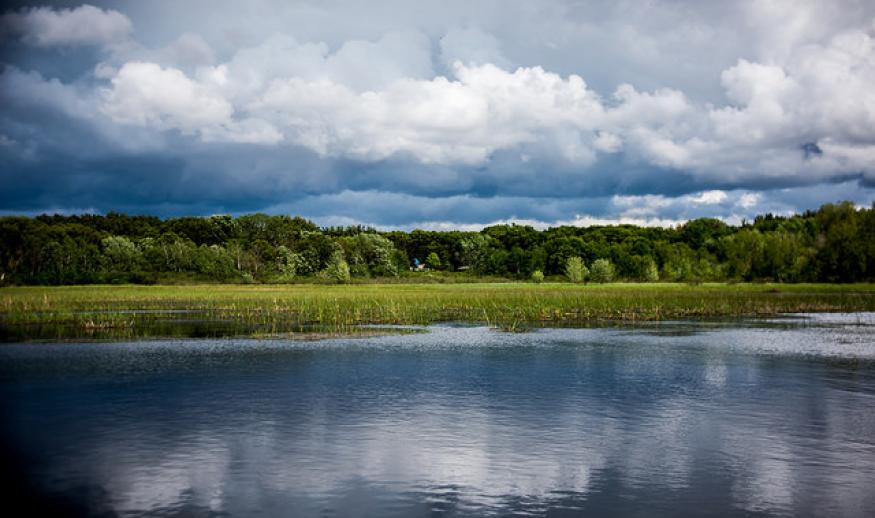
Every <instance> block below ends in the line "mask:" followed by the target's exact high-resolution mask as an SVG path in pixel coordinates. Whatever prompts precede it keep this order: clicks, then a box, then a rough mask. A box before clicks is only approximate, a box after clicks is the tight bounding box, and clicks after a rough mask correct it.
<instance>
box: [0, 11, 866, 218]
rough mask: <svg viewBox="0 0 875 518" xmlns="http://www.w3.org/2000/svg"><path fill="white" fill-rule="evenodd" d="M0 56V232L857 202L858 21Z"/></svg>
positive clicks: (712, 15) (19, 28)
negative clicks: (183, 220) (3, 220)
mask: <svg viewBox="0 0 875 518" xmlns="http://www.w3.org/2000/svg"><path fill="white" fill-rule="evenodd" d="M417 4H418V5H417ZM0 38H2V43H0V44H2V48H3V50H2V53H0V57H2V61H3V65H2V72H0V161H2V162H0V163H2V166H0V167H2V169H0V179H2V181H3V184H4V189H2V190H0V210H2V212H4V213H27V214H33V213H38V212H42V211H60V212H71V211H72V212H75V211H82V210H89V211H97V212H106V211H111V210H122V211H126V212H136V213H152V214H158V215H178V214H211V213H218V212H234V213H240V212H251V211H267V212H273V213H280V212H281V213H292V214H300V215H303V216H306V217H311V218H313V219H315V220H316V221H317V222H318V223H321V224H338V223H342V224H346V223H365V224H373V225H377V226H380V227H384V228H411V227H414V226H419V227H429V228H478V227H480V226H482V225H484V224H489V223H494V222H500V221H521V222H526V223H530V224H533V225H536V226H547V225H553V224H563V223H564V224H578V225H585V224H593V223H609V222H631V223H638V224H654V225H671V224H675V223H677V222H680V221H684V220H686V219H689V218H692V217H700V216H716V217H720V218H723V219H725V220H727V221H729V222H739V221H741V220H742V219H745V218H751V217H752V216H753V215H755V214H757V213H760V212H764V211H771V212H778V213H789V212H795V211H801V210H805V209H811V208H816V207H817V206H818V205H820V204H822V203H826V202H832V201H838V200H840V199H850V200H851V201H854V202H856V203H858V204H860V205H869V204H871V203H872V200H873V198H875V90H873V89H872V85H873V84H875V5H873V4H872V3H871V2H865V1H862V0H861V1H853V0H847V1H841V2H832V1H830V2H819V1H813V0H807V1H801V2H800V1H769V2H763V1H740V2H734V3H731V4H729V3H727V4H721V5H717V4H714V5H710V3H708V5H703V3H701V2H683V1H657V2H648V3H646V4H642V3H640V2H601V1H592V2H565V1H559V0H548V1H544V2H536V3H533V2H515V1H514V2H504V1H502V2H499V1H480V2H461V1H458V2H457V1H448V2H441V3H439V4H438V3H434V4H432V3H413V2H395V1H380V2H368V3H366V4H362V3H360V2H346V1H328V2H313V3H308V2H279V1H276V2H271V1H266V0H260V1H256V2H251V3H246V4H245V5H244V4H241V3H238V2H230V1H229V2H223V1H211V2H206V1H193V2H185V3H184V5H181V4H180V3H179V2H170V1H160V0H159V1H154V2H124V3H123V2H95V3H94V5H80V4H76V3H66V2H56V3H53V4H52V5H49V6H45V5H20V6H13V7H12V8H11V9H10V10H9V11H7V12H5V13H4V14H2V17H0Z"/></svg>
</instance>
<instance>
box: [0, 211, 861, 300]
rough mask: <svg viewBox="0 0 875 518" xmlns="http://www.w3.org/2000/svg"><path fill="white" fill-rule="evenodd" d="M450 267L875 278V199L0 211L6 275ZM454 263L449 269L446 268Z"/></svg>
mask: <svg viewBox="0 0 875 518" xmlns="http://www.w3.org/2000/svg"><path fill="white" fill-rule="evenodd" d="M418 264H421V265H424V268H425V269H427V270H429V271H432V272H434V271H442V272H456V273H454V274H452V275H456V276H459V277H465V278H469V277H479V276H492V277H504V278H512V279H532V280H534V281H536V282H539V281H541V280H543V279H544V278H547V279H548V280H550V279H551V278H553V279H558V278H557V277H556V276H561V278H562V279H568V280H572V281H575V282H582V281H587V280H594V281H599V280H602V281H604V280H612V279H615V280H628V281H642V282H650V281H657V280H661V281H673V282H702V281H776V282H856V281H870V280H873V279H875V204H873V206H872V207H870V208H857V207H855V206H854V205H853V204H852V203H850V202H842V203H837V204H827V205H824V206H822V207H820V208H819V209H818V210H816V211H808V212H805V213H803V214H797V215H792V216H778V215H773V214H766V215H763V216H758V217H756V218H755V219H754V220H753V221H750V222H743V223H742V224H741V225H738V226H732V225H727V224H726V223H724V222H722V221H720V220H718V219H713V218H701V219H695V220H691V221H689V222H687V223H685V224H683V225H680V226H678V227H675V228H653V227H637V226H633V225H613V226H591V227H573V226H561V227H554V228H550V229H547V230H541V231H539V230H536V229H534V228H532V227H530V226H524V225H495V226H490V227H487V228H485V229H483V230H482V231H480V232H462V231H427V230H413V231H411V232H403V231H389V232H385V231H378V230H375V229H373V228H368V227H361V226H349V227H326V228H320V227H318V226H316V225H315V224H313V223H312V222H310V221H308V220H306V219H303V218H300V217H290V216H269V215H265V214H250V215H245V216H240V217H232V216H228V215H219V216H209V217H175V218H168V219H161V218H157V217H154V216H130V215H125V214H118V213H110V214H107V215H92V214H82V215H72V216H61V215H43V216H37V217H35V218H29V217H18V216H8V217H2V218H0V284H6V285H9V284H88V283H128V282H131V283H156V282H167V281H174V280H178V281H216V282H272V283H287V282H297V281H306V280H308V279H314V280H324V281H326V282H345V281H348V280H350V279H351V278H387V277H397V276H414V275H420V274H419V273H418V272H411V270H412V269H414V266H415V265H418ZM452 275H451V274H449V273H447V274H446V276H447V277H452Z"/></svg>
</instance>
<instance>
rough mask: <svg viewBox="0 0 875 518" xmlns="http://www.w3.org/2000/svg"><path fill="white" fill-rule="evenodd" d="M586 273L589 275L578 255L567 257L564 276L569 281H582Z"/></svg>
mask: <svg viewBox="0 0 875 518" xmlns="http://www.w3.org/2000/svg"><path fill="white" fill-rule="evenodd" d="M587 275H589V270H587V268H586V265H585V264H583V259H581V258H580V257H569V258H568V261H566V262H565V276H566V277H568V280H569V281H571V282H583V281H585V280H586V276H587Z"/></svg>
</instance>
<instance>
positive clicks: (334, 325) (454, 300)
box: [0, 283, 875, 335]
mask: <svg viewBox="0 0 875 518" xmlns="http://www.w3.org/2000/svg"><path fill="white" fill-rule="evenodd" d="M873 310H875V285H872V284H853V285H832V284H829V285H828V284H792V285H785V284H781V285H777V284H700V285H695V286H691V285H685V284H623V283H615V284H602V285H586V286H582V285H572V284H567V283H544V284H531V283H481V284H365V285H337V286H325V285H257V286H251V285H250V286H243V285H194V286H135V285H130V286H64V287H14V288H3V289H0V323H2V325H3V326H4V327H6V328H7V330H8V329H13V328H14V329H26V328H27V327H28V326H31V327H33V326H63V327H64V328H66V329H68V330H81V332H82V333H83V334H87V333H89V332H90V333H92V334H100V333H103V334H110V335H112V334H113V333H115V334H120V335H128V334H129V335H137V333H138V332H140V331H142V330H146V329H158V331H157V332H158V333H159V334H160V333H167V332H168V331H167V328H168V326H171V325H172V324H173V323H177V324H186V323H188V324H191V323H192V322H194V323H197V322H202V323H206V322H212V323H220V324H221V323H224V324H225V325H228V326H229V327H232V328H233V327H237V328H239V329H242V330H246V332H245V333H243V334H250V335H252V334H259V333H261V334H265V335H283V334H288V333H295V332H303V331H301V330H305V329H317V328H318V331H316V332H318V333H327V334H331V335H336V334H351V333H355V332H357V330H358V329H360V328H361V326H364V325H387V324H388V325H427V324H431V323H435V322H445V321H465V322H479V323H486V324H487V325H490V326H494V327H496V328H499V329H505V330H508V331H519V330H525V329H528V328H530V327H534V326H539V325H550V324H557V323H561V324H563V325H574V324H575V323H580V324H583V323H591V322H593V321H629V322H635V321H654V320H674V319H691V318H709V317H749V316H767V315H776V314H780V313H796V312H825V311H873ZM204 325H205V326H206V324H204Z"/></svg>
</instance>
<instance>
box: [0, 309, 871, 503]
mask: <svg viewBox="0 0 875 518" xmlns="http://www.w3.org/2000/svg"><path fill="white" fill-rule="evenodd" d="M0 396H2V399H0V404H2V425H0V432H2V448H3V455H4V457H5V458H4V459H3V460H4V462H3V465H4V469H5V473H4V474H5V475H6V477H7V481H6V482H5V484H4V492H6V493H7V495H6V496H7V502H10V501H15V500H20V501H25V503H29V504H30V505H33V506H36V508H43V509H44V510H50V511H63V512H64V513H66V514H71V515H76V514H81V515H104V516H117V515H125V516H138V515H153V516H154V515H162V516H182V515H184V516H487V515H498V516H506V515H535V516H579V515H587V516H590V515H633V516H635V515H638V516H660V515H665V516H707V515H715V516H716V515H720V516H726V515H730V516H731V515H738V516H749V515H783V516H867V515H868V516H875V316H873V315H872V314H857V315H816V316H807V317H804V316H803V317H799V318H796V319H777V320H773V321H735V322H727V321H722V322H710V323H683V322H675V323H663V324H648V325H643V326H638V327H620V328H611V329H544V330H539V331H534V332H530V333H521V334H510V333H502V332H497V331H494V330H490V329H487V328H484V327H466V326H435V327H432V328H430V332H429V333H426V334H413V335H394V336H385V337H380V338H357V339H336V340H323V341H313V342H307V341H303V342H302V341H285V340H251V339H201V340H190V339H184V340H152V341H133V342H124V343H93V342H92V343H64V344H44V343H38V344H4V345H2V346H0ZM10 499H12V500H10Z"/></svg>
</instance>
